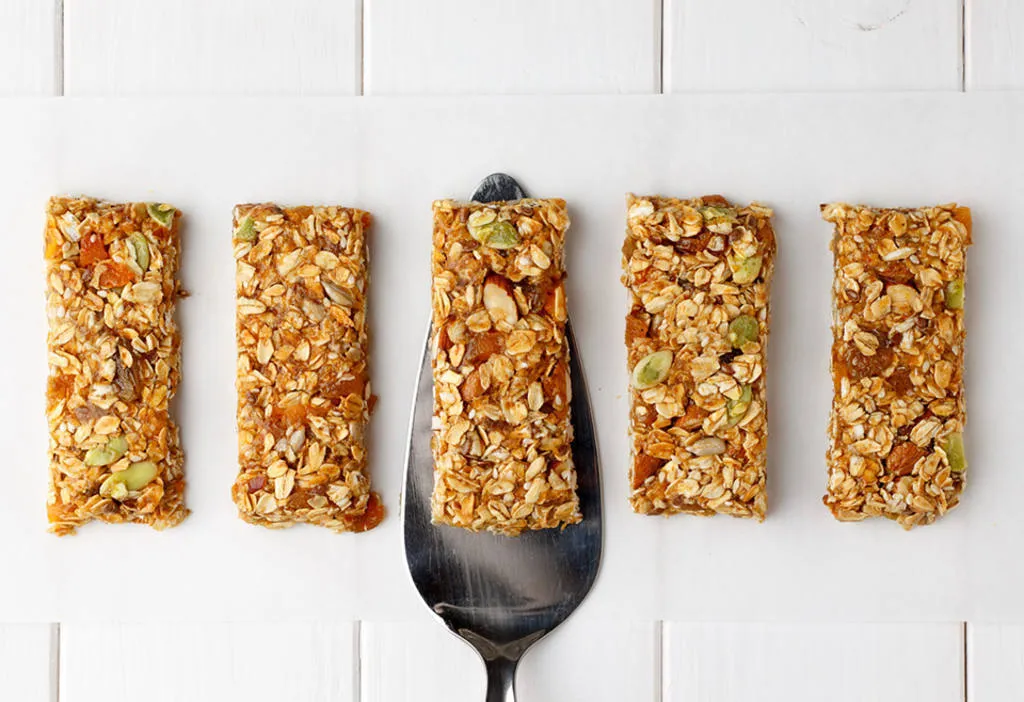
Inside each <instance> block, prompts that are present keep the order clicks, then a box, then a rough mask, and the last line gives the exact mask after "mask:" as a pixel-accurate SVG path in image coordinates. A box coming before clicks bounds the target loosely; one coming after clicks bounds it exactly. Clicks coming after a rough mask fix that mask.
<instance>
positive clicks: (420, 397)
mask: <svg viewBox="0 0 1024 702" xmlns="http://www.w3.org/2000/svg"><path fill="white" fill-rule="evenodd" d="M524 197H526V195H525V193H524V192H523V190H522V188H520V187H519V184H518V183H516V181H515V180H513V179H512V178H511V177H509V176H507V175H504V174H501V173H497V174H494V175H491V176H488V177H487V178H485V179H484V180H483V182H481V183H480V185H479V186H478V187H477V190H476V192H474V193H473V198H472V199H473V200H475V201H477V202H495V201H499V200H519V199H522V198H524ZM569 304H570V308H571V305H572V301H571V300H570V302H569ZM566 335H567V337H568V340H569V353H570V363H569V372H570V379H571V382H572V402H571V407H572V423H573V428H574V431H575V438H574V439H573V444H572V454H573V461H574V463H575V464H576V471H577V479H578V488H577V489H578V493H579V498H580V510H581V512H582V513H583V521H582V522H580V523H579V524H575V525H572V526H569V527H566V528H565V529H563V530H561V531H559V530H557V529H546V530H541V531H527V532H523V533H522V534H521V535H520V536H517V537H508V536H498V535H494V534H489V533H474V532H471V531H468V530H465V529H458V528H454V527H449V526H440V525H435V524H431V522H430V495H431V491H432V489H433V459H432V456H431V452H430V425H431V415H432V411H433V379H432V377H431V369H430V361H431V358H430V339H429V334H428V338H427V344H426V348H425V349H424V351H423V360H422V363H421V364H420V375H419V383H418V385H417V388H416V400H415V407H414V409H413V417H412V426H411V428H410V437H409V454H408V459H407V461H406V468H405V491H404V494H403V499H402V522H403V525H404V527H403V528H404V532H405V558H406V561H407V562H408V563H409V572H410V573H411V574H412V579H413V582H414V583H415V585H416V589H417V590H419V592H420V595H421V596H422V597H423V600H424V601H425V602H426V603H427V606H428V607H430V609H431V611H433V612H434V613H435V614H436V615H437V616H439V617H440V618H441V620H442V621H443V622H444V623H445V624H446V625H447V626H448V628H449V629H451V630H452V631H453V632H455V633H456V634H458V635H459V636H461V637H462V638H463V639H465V640H466V641H467V642H469V644H470V645H471V646H473V648H475V649H476V650H477V652H479V654H480V656H481V657H482V658H483V659H484V663H485V665H486V666H487V701H488V702H514V700H515V672H516V667H517V666H518V664H519V659H520V658H521V657H522V655H523V654H524V653H525V652H526V649H527V648H529V647H530V646H531V645H533V644H534V643H536V642H537V641H538V640H540V639H541V638H543V637H544V635H545V634H547V633H548V632H550V631H551V630H552V629H554V628H555V627H556V626H558V625H559V624H561V623H562V622H563V621H565V619H566V618H567V617H568V616H569V615H570V614H571V613H572V612H573V610H575V609H576V607H577V606H579V604H580V602H582V601H583V598H584V597H586V595H587V593H588V592H589V591H590V588H591V586H592V585H593V584H594V579H595V578H596V577H597V570H598V566H599V565H600V562H601V539H602V532H601V529H602V526H601V524H602V518H601V481H600V475H599V465H598V455H597V444H596V437H595V435H594V420H593V417H592V415H591V411H590V401H589V399H588V396H587V386H586V382H585V380H584V378H583V368H582V365H581V363H580V354H579V350H578V349H577V348H576V340H575V338H574V337H573V334H572V327H571V326H570V325H569V324H566Z"/></svg>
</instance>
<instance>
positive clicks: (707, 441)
mask: <svg viewBox="0 0 1024 702" xmlns="http://www.w3.org/2000/svg"><path fill="white" fill-rule="evenodd" d="M626 204H627V208H628V214H627V227H626V242H625V245H624V247H623V250H622V254H623V256H622V265H623V277H622V282H623V284H625V286H626V288H627V289H628V291H629V312H628V313H627V315H626V352H627V359H628V364H629V371H630V374H631V377H630V434H631V438H632V446H633V451H632V456H633V461H632V470H631V473H630V486H631V489H632V492H631V493H630V502H631V504H632V505H633V509H634V510H635V511H636V512H638V513H640V514H675V513H679V512H688V513H694V514H700V515H712V514H716V513H720V514H730V515H733V516H736V517H754V518H756V519H758V520H762V519H764V515H765V509H766V495H765V470H766V463H767V460H766V454H767V448H766V447H767V440H768V423H767V404H766V396H765V348H766V345H767V342H768V327H769V306H768V298H769V289H770V285H771V279H772V270H773V267H774V261H775V235H774V232H773V230H772V225H771V217H772V211H771V210H770V209H768V208H767V207H763V206H760V205H750V206H749V207H744V208H737V207H735V206H733V205H731V204H730V203H729V202H728V201H727V200H725V199H724V198H722V197H720V196H717V195H714V196H706V197H703V198H696V199H693V200H677V199H675V198H665V197H637V196H634V195H629V196H628V197H627V201H626Z"/></svg>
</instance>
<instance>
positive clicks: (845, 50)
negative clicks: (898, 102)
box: [665, 0, 1010, 92]
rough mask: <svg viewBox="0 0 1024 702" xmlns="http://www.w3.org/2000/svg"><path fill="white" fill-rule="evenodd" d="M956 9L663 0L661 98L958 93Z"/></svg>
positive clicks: (937, 1)
mask: <svg viewBox="0 0 1024 702" xmlns="http://www.w3.org/2000/svg"><path fill="white" fill-rule="evenodd" d="M1009 1H1010V0H1006V2H1009ZM982 2H989V0H982ZM960 3H961V0H931V1H930V2H917V3H912V2H911V0H759V1H758V2H751V1H750V0H665V92H685V91H776V90H778V91H804V90H807V91H816V90H959V89H960V80H961V79H960V47H961V5H960Z"/></svg>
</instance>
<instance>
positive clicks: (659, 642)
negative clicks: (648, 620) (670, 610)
mask: <svg viewBox="0 0 1024 702" xmlns="http://www.w3.org/2000/svg"><path fill="white" fill-rule="evenodd" d="M666 648H667V647H666V646H665V622H664V620H662V619H659V620H658V621H656V622H655V623H654V676H655V677H654V680H655V686H654V702H665V675H666V672H667V671H668V666H667V665H665V655H666V653H667V651H666Z"/></svg>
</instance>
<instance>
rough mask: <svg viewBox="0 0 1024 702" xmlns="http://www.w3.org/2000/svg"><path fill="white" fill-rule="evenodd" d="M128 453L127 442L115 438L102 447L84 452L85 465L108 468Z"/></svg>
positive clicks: (120, 438) (94, 447)
mask: <svg viewBox="0 0 1024 702" xmlns="http://www.w3.org/2000/svg"><path fill="white" fill-rule="evenodd" d="M127 452H128V442H127V441H125V440H124V438H123V437H120V436H115V437H114V438H113V439H110V440H109V441H108V442H107V443H106V445H104V446H93V447H92V448H91V449H89V450H88V451H86V452H85V465H87V466H109V465H110V464H111V463H113V462H114V461H116V460H118V459H119V458H121V456H123V455H125V453H127Z"/></svg>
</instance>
